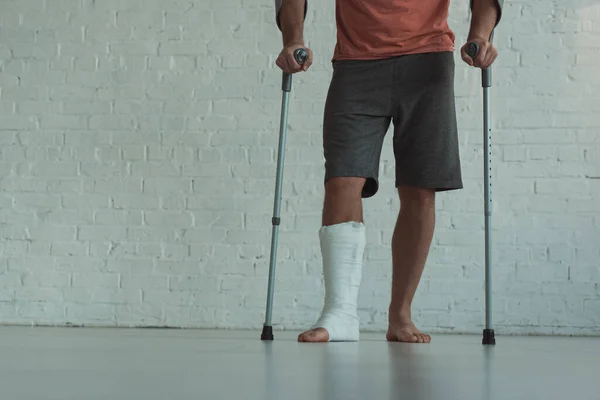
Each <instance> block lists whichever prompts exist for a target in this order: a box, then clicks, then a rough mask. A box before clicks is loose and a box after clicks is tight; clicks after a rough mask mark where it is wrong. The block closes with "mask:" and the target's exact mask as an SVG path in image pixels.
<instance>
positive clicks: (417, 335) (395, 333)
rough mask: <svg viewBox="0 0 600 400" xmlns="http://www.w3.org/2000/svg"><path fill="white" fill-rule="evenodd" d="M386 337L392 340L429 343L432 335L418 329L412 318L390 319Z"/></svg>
mask: <svg viewBox="0 0 600 400" xmlns="http://www.w3.org/2000/svg"><path fill="white" fill-rule="evenodd" d="M386 339H387V340H388V341H390V342H406V343H429V342H431V336H429V335H427V334H425V333H422V332H421V331H420V330H418V329H417V327H416V326H415V324H413V322H412V321H411V320H410V319H404V320H398V321H390V324H389V327H388V332H387V335H386Z"/></svg>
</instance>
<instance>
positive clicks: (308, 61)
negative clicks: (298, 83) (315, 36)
mask: <svg viewBox="0 0 600 400" xmlns="http://www.w3.org/2000/svg"><path fill="white" fill-rule="evenodd" d="M312 63H313V54H312V51H311V50H310V49H308V58H307V59H306V62H304V64H302V70H303V71H307V70H308V69H309V68H310V66H311V65H312Z"/></svg>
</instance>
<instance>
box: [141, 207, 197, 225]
mask: <svg viewBox="0 0 600 400" xmlns="http://www.w3.org/2000/svg"><path fill="white" fill-rule="evenodd" d="M144 221H145V223H146V224H147V225H148V226H154V225H159V226H177V227H190V226H192V223H193V217H192V215H191V214H190V213H182V212H176V211H173V212H170V211H145V212H144Z"/></svg>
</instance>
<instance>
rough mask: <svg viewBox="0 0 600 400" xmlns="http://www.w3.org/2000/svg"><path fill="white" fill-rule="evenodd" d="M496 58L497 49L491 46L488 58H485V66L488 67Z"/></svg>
mask: <svg viewBox="0 0 600 400" xmlns="http://www.w3.org/2000/svg"><path fill="white" fill-rule="evenodd" d="M496 58H498V49H496V48H495V47H492V50H491V51H490V55H489V58H488V59H487V66H486V68H489V67H490V66H491V65H492V64H493V63H494V61H496Z"/></svg>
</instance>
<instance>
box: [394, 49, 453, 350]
mask: <svg viewBox="0 0 600 400" xmlns="http://www.w3.org/2000/svg"><path fill="white" fill-rule="evenodd" d="M395 76H396V77H397V80H396V81H395V82H394V90H395V93H396V94H397V95H396V97H395V102H394V109H395V113H394V114H395V115H394V126H395V130H394V155H395V158H396V187H398V190H399V194H400V202H401V204H400V214H399V215H398V220H397V223H396V229H395V231H394V235H393V237H392V259H393V278H392V280H393V282H392V299H391V303H390V309H389V330H388V334H387V337H388V339H389V340H397V341H406V342H413V343H428V342H429V341H430V340H431V338H430V336H429V335H426V334H422V333H421V332H419V330H418V329H417V328H416V327H415V325H414V324H413V322H412V319H411V304H412V300H413V297H414V295H415V291H416V290H417V287H418V284H419V280H420V279H421V275H422V273H423V268H424V266H425V262H426V260H427V255H428V252H429V248H430V246H431V240H432V237H433V231H434V224H435V193H436V192H439V191H448V190H456V189H460V188H462V177H461V168H460V154H459V145H458V129H457V123H456V111H455V101H454V58H453V54H452V53H451V52H443V53H427V54H417V55H411V56H407V57H401V58H399V59H398V60H397V64H396V74H395Z"/></svg>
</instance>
